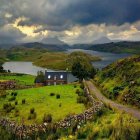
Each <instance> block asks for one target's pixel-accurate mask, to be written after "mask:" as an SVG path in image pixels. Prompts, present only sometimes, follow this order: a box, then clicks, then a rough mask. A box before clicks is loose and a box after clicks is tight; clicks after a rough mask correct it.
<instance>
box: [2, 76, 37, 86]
mask: <svg viewBox="0 0 140 140" xmlns="http://www.w3.org/2000/svg"><path fill="white" fill-rule="evenodd" d="M34 79H35V76H32V75H26V74H16V75H15V74H6V75H5V74H0V81H1V80H16V81H17V82H18V83H19V84H23V85H33V84H34Z"/></svg>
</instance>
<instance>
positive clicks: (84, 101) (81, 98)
mask: <svg viewBox="0 0 140 140" xmlns="http://www.w3.org/2000/svg"><path fill="white" fill-rule="evenodd" d="M77 103H80V104H81V103H82V104H87V103H88V100H87V98H86V97H83V96H79V97H78V98H77Z"/></svg>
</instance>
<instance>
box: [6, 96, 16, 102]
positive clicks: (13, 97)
mask: <svg viewBox="0 0 140 140" xmlns="http://www.w3.org/2000/svg"><path fill="white" fill-rule="evenodd" d="M15 99H16V97H15V96H12V97H11V98H9V100H8V101H14V100H15Z"/></svg>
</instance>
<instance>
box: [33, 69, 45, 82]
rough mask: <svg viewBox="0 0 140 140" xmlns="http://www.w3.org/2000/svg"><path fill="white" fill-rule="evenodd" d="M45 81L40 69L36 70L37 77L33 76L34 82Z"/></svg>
mask: <svg viewBox="0 0 140 140" xmlns="http://www.w3.org/2000/svg"><path fill="white" fill-rule="evenodd" d="M44 82H45V76H44V73H43V72H42V71H38V72H37V77H36V78H35V83H44Z"/></svg>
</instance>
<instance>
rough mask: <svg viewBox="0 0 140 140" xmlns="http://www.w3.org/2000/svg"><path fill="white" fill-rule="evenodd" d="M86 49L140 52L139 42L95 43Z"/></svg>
mask: <svg viewBox="0 0 140 140" xmlns="http://www.w3.org/2000/svg"><path fill="white" fill-rule="evenodd" d="M85 49H87V50H94V51H102V52H112V53H132V54H139V53H140V42H129V41H122V42H112V43H106V44H97V45H91V46H88V47H86V48H85Z"/></svg>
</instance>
